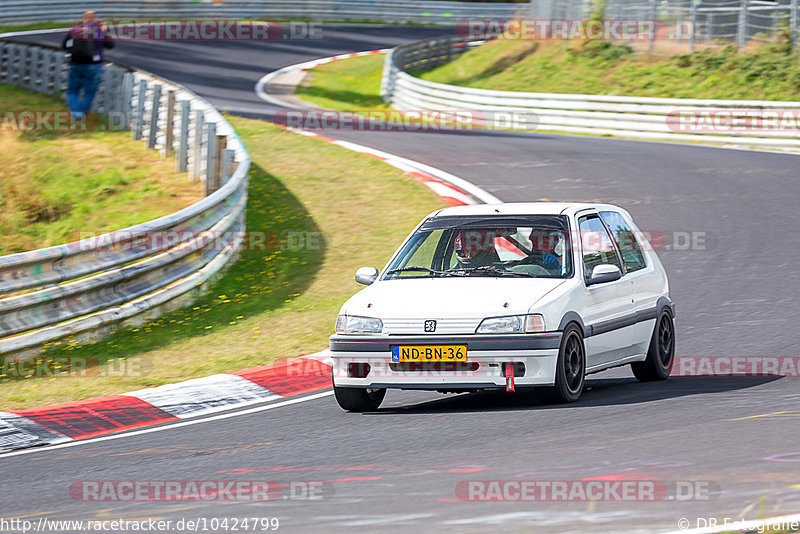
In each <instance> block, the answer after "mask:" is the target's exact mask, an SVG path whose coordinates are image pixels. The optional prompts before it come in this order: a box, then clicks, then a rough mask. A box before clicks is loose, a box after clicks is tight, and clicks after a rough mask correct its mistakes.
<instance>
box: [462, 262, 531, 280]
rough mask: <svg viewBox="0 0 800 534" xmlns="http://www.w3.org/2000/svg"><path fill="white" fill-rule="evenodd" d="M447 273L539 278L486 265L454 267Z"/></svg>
mask: <svg viewBox="0 0 800 534" xmlns="http://www.w3.org/2000/svg"><path fill="white" fill-rule="evenodd" d="M447 272H460V273H464V274H466V273H475V272H486V273H493V274H499V275H511V276H524V277H527V278H539V277H538V276H536V275H535V274H532V273H520V272H517V271H510V270H508V269H506V268H505V267H502V268H501V267H495V266H494V265H484V266H482V267H453V268H452V269H448V270H447Z"/></svg>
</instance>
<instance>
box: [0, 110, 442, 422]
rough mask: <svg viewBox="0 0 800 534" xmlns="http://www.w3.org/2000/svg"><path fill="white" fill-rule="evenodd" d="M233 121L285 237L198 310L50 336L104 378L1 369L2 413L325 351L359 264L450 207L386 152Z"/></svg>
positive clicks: (228, 276) (383, 256)
mask: <svg viewBox="0 0 800 534" xmlns="http://www.w3.org/2000/svg"><path fill="white" fill-rule="evenodd" d="M230 120H231V123H232V124H233V126H234V127H235V128H236V130H237V131H238V132H239V134H240V136H241V138H242V140H243V141H244V143H245V145H246V147H247V149H248V150H249V152H250V155H251V156H252V158H253V168H252V171H251V174H250V185H249V202H248V207H247V229H248V231H249V232H265V233H268V234H270V235H276V236H278V238H279V242H278V243H276V244H275V246H272V247H269V248H268V249H267V250H252V251H244V252H242V254H241V258H240V259H239V260H238V261H237V262H236V263H235V264H233V265H232V266H231V267H230V269H229V270H228V271H226V273H225V274H224V276H223V277H222V278H221V279H220V280H219V281H218V282H216V283H215V285H214V286H213V287H212V289H211V291H210V292H209V293H208V294H207V295H206V296H205V297H202V298H200V299H199V300H198V301H196V302H195V303H194V304H193V305H191V306H188V307H186V308H183V309H179V310H176V311H175V312H172V313H169V314H166V315H163V316H162V317H160V318H157V319H154V320H152V321H150V322H148V323H146V324H143V325H141V326H139V327H128V328H125V329H123V330H120V331H118V332H117V333H115V334H112V335H111V336H110V337H107V338H105V339H102V340H101V341H99V342H96V343H92V344H83V343H78V342H76V341H75V340H71V339H64V340H59V341H57V342H55V343H51V344H49V345H48V346H46V347H45V348H44V349H42V351H43V352H41V354H40V358H41V359H42V361H44V362H46V365H47V366H49V367H51V368H56V367H57V366H58V365H59V364H58V363H57V360H58V359H59V358H73V359H79V361H89V362H98V366H97V368H96V370H95V373H99V375H98V376H93V377H90V378H81V377H69V376H53V377H31V378H27V379H26V378H24V377H23V378H20V377H15V376H5V377H0V398H2V399H3V401H2V403H1V404H0V409H3V410H9V409H19V408H23V407H31V406H40V405H44V404H53V403H58V402H65V401H70V400H78V399H84V398H88V397H94V396H98V395H105V394H112V393H121V392H125V391H131V390H135V389H139V388H144V387H151V386H158V385H162V384H166V383H170V382H176V381H180V380H186V379H189V378H194V377H200V376H206V375H210V374H214V373H219V372H226V371H235V370H239V369H242V368H246V367H252V366H257V365H263V364H266V363H269V362H272V361H275V360H278V359H283V358H287V357H291V356H298V355H302V354H309V353H313V352H316V351H319V350H322V349H324V348H326V347H327V338H328V336H329V335H330V334H331V333H332V330H333V323H334V320H335V318H336V314H337V311H338V309H339V307H340V306H341V304H342V303H343V302H344V301H345V300H346V299H347V298H348V297H349V296H350V295H352V294H353V293H355V292H356V291H357V290H358V289H359V288H360V287H361V286H358V285H357V284H356V283H355V282H354V281H353V274H354V272H355V270H356V269H357V268H358V267H361V266H364V265H374V266H378V267H380V266H382V265H383V264H384V263H385V262H386V261H387V260H388V259H389V256H390V255H391V253H392V252H393V250H394V249H395V247H396V246H397V245H398V244H399V243H400V241H401V240H402V239H403V238H404V237H405V236H406V235H407V234H408V232H410V231H411V229H413V227H414V226H415V225H416V224H417V223H418V222H419V220H420V219H421V218H422V217H423V216H424V215H426V214H427V213H429V212H431V211H433V210H435V209H438V208H440V207H442V206H443V203H442V201H441V199H440V198H439V197H437V196H435V195H434V194H433V193H432V192H431V191H430V190H428V189H427V188H426V187H424V186H422V185H421V184H419V183H418V182H416V181H415V180H413V179H411V178H409V177H408V176H407V175H405V174H404V173H403V172H402V171H399V170H397V169H394V168H393V167H390V166H388V165H386V164H385V163H383V162H381V161H379V160H377V159H374V158H371V157H369V156H365V155H362V154H358V153H355V152H351V151H348V150H345V149H343V148H341V147H338V146H335V145H331V144H329V143H325V142H324V141H321V140H317V139H309V138H306V137H303V136H300V135H297V134H293V133H290V132H287V131H285V130H281V129H279V128H277V127H275V126H273V125H271V124H269V123H266V122H263V121H258V120H249V119H242V118H236V117H233V118H231V119H230ZM290 232H291V233H292V234H290ZM301 234H304V235H308V234H310V235H312V236H313V237H315V239H316V241H318V243H319V246H316V245H315V246H314V247H312V249H308V248H303V247H296V246H291V244H290V243H289V236H290V235H291V236H298V235H301ZM294 241H295V242H296V241H297V240H296V239H295V240H294ZM122 359H125V362H124V363H123V364H122V366H120V360H122ZM115 369H116V370H120V372H114V370H115ZM142 369H143V370H144V372H139V370H142ZM10 370H14V368H13V367H12V368H11V369H10ZM60 370H63V367H62V368H61V369H60ZM89 374H92V373H89Z"/></svg>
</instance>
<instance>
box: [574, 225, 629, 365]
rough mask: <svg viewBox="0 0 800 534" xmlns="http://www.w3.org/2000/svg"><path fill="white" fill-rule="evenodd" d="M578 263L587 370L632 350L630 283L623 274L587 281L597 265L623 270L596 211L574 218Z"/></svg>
mask: <svg viewBox="0 0 800 534" xmlns="http://www.w3.org/2000/svg"><path fill="white" fill-rule="evenodd" d="M578 233H579V236H580V239H579V241H580V247H581V264H582V266H583V279H584V286H585V301H584V302H585V309H584V310H583V313H582V314H581V315H582V317H583V321H584V324H585V325H586V326H587V328H588V329H589V330H590V331H591V335H590V336H589V337H587V338H586V340H585V346H586V354H587V365H586V368H587V371H591V370H592V369H593V368H597V367H603V366H605V365H607V364H609V363H611V362H615V361H617V360H621V359H624V358H626V357H628V356H630V355H631V354H632V350H631V345H632V344H633V335H632V327H631V326H630V325H629V324H628V322H627V321H628V320H629V319H630V316H631V314H632V312H633V306H632V300H633V284H632V283H631V281H630V280H629V279H626V277H625V276H623V277H622V278H620V279H619V280H614V281H611V282H604V283H599V284H592V285H589V284H588V281H589V279H590V277H591V274H592V270H593V269H594V268H595V267H596V266H597V265H602V264H610V265H616V266H617V267H618V268H619V269H620V271H621V272H623V273H624V267H623V265H622V262H621V260H620V256H619V253H618V251H617V248H616V246H615V244H614V242H613V240H612V238H611V235H610V234H609V233H608V230H607V229H606V227H605V225H604V224H603V222H602V220H601V219H600V217H599V215H598V214H597V213H589V214H585V215H581V216H580V217H579V218H578Z"/></svg>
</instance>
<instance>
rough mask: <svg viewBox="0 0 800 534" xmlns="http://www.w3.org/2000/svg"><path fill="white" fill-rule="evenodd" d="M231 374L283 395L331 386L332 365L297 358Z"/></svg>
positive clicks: (297, 393)
mask: <svg viewBox="0 0 800 534" xmlns="http://www.w3.org/2000/svg"><path fill="white" fill-rule="evenodd" d="M231 374H234V375H237V376H241V377H242V378H245V379H247V380H250V381H251V382H254V383H256V384H258V385H259V386H261V387H263V388H266V389H268V390H270V391H272V392H273V393H276V394H278V395H280V396H282V397H288V396H291V395H299V394H301V393H308V392H310V391H319V390H321V389H327V388H329V387H331V366H330V365H328V364H326V363H322V362H320V361H318V360H314V359H311V358H296V359H293V360H287V361H283V362H278V363H276V364H273V365H264V366H261V367H253V368H251V369H245V370H243V371H238V372H235V373H231Z"/></svg>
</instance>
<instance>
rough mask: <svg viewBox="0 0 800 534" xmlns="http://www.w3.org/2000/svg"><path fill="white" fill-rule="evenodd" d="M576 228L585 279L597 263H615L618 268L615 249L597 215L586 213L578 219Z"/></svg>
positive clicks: (620, 267)
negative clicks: (578, 235)
mask: <svg viewBox="0 0 800 534" xmlns="http://www.w3.org/2000/svg"><path fill="white" fill-rule="evenodd" d="M578 230H579V234H580V240H581V251H582V253H583V268H584V274H585V277H586V279H587V280H588V279H589V277H590V276H591V275H592V271H593V270H594V268H595V267H597V266H598V265H604V264H609V265H616V266H617V267H618V268H619V269H620V270H622V266H621V265H620V263H619V257H618V256H617V251H616V249H615V248H614V243H613V242H612V241H611V236H610V235H608V232H607V231H606V227H605V226H603V222H602V221H601V220H600V218H599V217H598V216H597V215H588V216H586V217H581V218H580V219H579V220H578Z"/></svg>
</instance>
